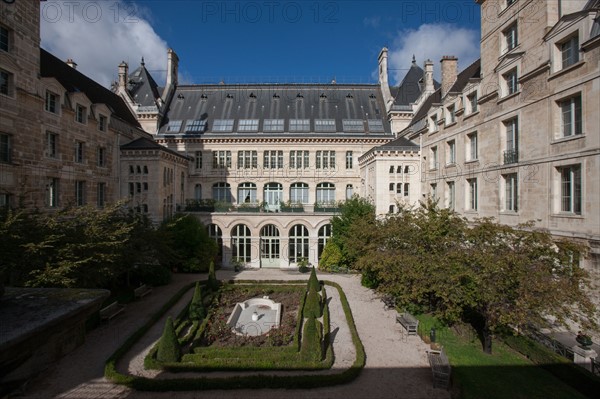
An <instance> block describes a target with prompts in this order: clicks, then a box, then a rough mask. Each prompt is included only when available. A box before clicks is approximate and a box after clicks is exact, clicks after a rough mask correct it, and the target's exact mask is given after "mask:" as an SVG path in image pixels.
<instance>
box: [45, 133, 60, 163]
mask: <svg viewBox="0 0 600 399" xmlns="http://www.w3.org/2000/svg"><path fill="white" fill-rule="evenodd" d="M46 156H48V157H50V158H57V157H58V135H57V134H56V133H50V132H47V133H46Z"/></svg>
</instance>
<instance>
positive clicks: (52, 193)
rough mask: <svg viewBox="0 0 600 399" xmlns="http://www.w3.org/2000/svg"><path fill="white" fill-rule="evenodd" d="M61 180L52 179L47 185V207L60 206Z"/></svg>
mask: <svg viewBox="0 0 600 399" xmlns="http://www.w3.org/2000/svg"><path fill="white" fill-rule="evenodd" d="M58 194H59V180H58V179H57V178H52V179H50V181H49V182H48V184H47V185H46V205H48V206H49V207H51V208H56V207H57V206H58Z"/></svg>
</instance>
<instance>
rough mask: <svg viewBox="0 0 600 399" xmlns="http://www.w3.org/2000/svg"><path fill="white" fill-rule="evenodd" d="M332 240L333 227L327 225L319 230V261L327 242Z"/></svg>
mask: <svg viewBox="0 0 600 399" xmlns="http://www.w3.org/2000/svg"><path fill="white" fill-rule="evenodd" d="M330 238H331V225H330V224H326V225H324V226H322V227H321V228H320V229H319V241H318V245H317V252H318V256H319V259H320V258H321V254H322V253H323V249H325V245H326V244H327V241H328V240H329V239H330Z"/></svg>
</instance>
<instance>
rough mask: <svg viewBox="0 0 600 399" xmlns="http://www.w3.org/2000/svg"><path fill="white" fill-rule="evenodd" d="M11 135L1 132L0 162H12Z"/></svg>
mask: <svg viewBox="0 0 600 399" xmlns="http://www.w3.org/2000/svg"><path fill="white" fill-rule="evenodd" d="M11 139H12V138H11V136H10V135H8V134H4V133H0V162H1V163H10V162H11V153H12V149H11V141H12V140H11Z"/></svg>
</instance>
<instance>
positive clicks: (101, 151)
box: [98, 147, 106, 167]
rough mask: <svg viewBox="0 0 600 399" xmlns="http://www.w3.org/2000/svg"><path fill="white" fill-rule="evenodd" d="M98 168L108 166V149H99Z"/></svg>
mask: <svg viewBox="0 0 600 399" xmlns="http://www.w3.org/2000/svg"><path fill="white" fill-rule="evenodd" d="M98 166H100V167H105V166H106V148H104V147H98Z"/></svg>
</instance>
